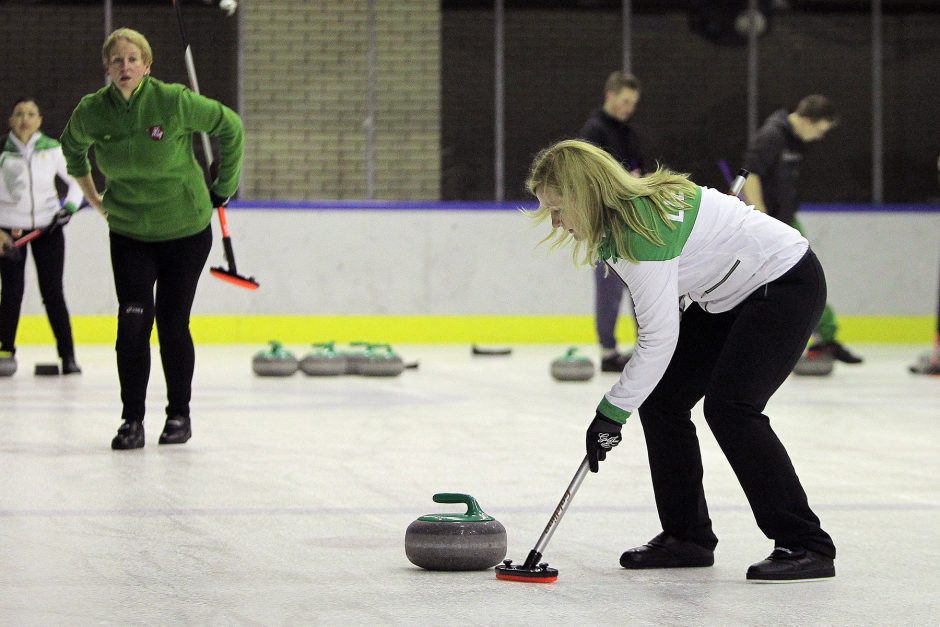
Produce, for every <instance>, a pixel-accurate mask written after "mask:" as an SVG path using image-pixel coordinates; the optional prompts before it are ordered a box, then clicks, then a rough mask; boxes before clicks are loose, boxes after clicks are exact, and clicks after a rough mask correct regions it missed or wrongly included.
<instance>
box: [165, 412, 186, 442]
mask: <svg viewBox="0 0 940 627" xmlns="http://www.w3.org/2000/svg"><path fill="white" fill-rule="evenodd" d="M191 437H193V430H192V427H191V426H190V422H189V416H172V417H167V419H166V426H164V427H163V433H161V434H160V444H183V443H184V442H186V441H187V440H189V438H191Z"/></svg>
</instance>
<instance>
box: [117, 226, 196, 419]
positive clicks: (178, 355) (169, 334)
mask: <svg viewBox="0 0 940 627" xmlns="http://www.w3.org/2000/svg"><path fill="white" fill-rule="evenodd" d="M211 247H212V229H211V227H209V226H207V227H206V228H205V230H203V231H202V232H200V233H197V234H196V235H192V236H190V237H183V238H180V239H174V240H168V241H165V242H142V241H139V240H135V239H131V238H129V237H124V236H122V235H118V234H116V233H111V267H112V270H113V272H114V287H115V290H116V291H117V298H118V330H117V342H116V344H115V350H116V351H117V366H118V378H119V379H120V382H121V402H122V403H123V404H124V410H123V412H122V414H121V418H122V420H132V421H141V420H143V419H144V406H145V402H146V398H147V381H148V380H149V379H150V333H151V331H152V329H153V322H154V319H156V322H157V335H158V337H159V340H160V360H161V362H162V363H163V376H164V378H165V379H166V390H167V392H166V394H167V406H166V414H167V416H168V417H172V416H189V401H190V398H191V397H192V382H193V370H194V368H195V361H196V355H195V349H194V348H193V338H192V335H190V333H189V314H190V311H191V310H192V307H193V299H194V298H195V296H196V285H197V284H198V283H199V276H200V275H201V274H202V269H203V268H204V267H205V265H206V259H207V258H208V257H209V249H210V248H211ZM154 286H156V298H154Z"/></svg>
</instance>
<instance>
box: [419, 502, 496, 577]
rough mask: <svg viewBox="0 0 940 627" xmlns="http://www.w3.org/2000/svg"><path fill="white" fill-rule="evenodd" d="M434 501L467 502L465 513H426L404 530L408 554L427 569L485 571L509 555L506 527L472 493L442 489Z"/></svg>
mask: <svg viewBox="0 0 940 627" xmlns="http://www.w3.org/2000/svg"><path fill="white" fill-rule="evenodd" d="M433 498H434V502H435V503H464V504H466V506H467V511H466V513H463V514H427V515H426V516H421V517H420V518H418V519H417V520H415V521H414V522H412V523H411V524H410V525H408V529H407V530H406V531H405V555H406V556H407V557H408V561H410V562H411V563H412V564H414V565H415V566H420V567H421V568H424V569H426V570H486V569H488V568H492V567H494V566H496V565H497V564H499V563H500V562H502V561H503V558H505V557H506V528H505V527H503V525H502V524H501V523H500V522H499V521H498V520H496V519H495V518H493V517H492V516H490V515H489V514H486V513H485V512H484V511H483V510H482V509H480V504H479V503H477V500H476V499H475V498H473V497H472V496H470V495H469V494H456V493H451V492H441V493H438V494H435V495H434V497H433Z"/></svg>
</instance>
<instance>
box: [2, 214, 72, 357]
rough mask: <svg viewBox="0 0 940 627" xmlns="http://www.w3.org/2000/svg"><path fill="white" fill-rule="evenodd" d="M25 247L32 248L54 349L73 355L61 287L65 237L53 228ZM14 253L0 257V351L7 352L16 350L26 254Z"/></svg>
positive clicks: (69, 327)
mask: <svg viewBox="0 0 940 627" xmlns="http://www.w3.org/2000/svg"><path fill="white" fill-rule="evenodd" d="M4 230H6V231H7V233H9V232H10V231H9V230H7V229H4ZM27 246H28V247H29V248H31V249H32V251H33V260H34V261H35V263H36V275H37V278H38V279H39V294H40V295H41V296H42V304H43V305H44V306H45V308H46V316H47V317H48V318H49V325H50V326H51V327H52V334H53V335H55V342H56V350H57V351H58V353H59V357H60V358H63V359H64V358H67V357H73V356H74V353H75V346H74V344H73V342H72V324H71V322H70V321H69V310H68V308H67V307H66V306H65V294H64V292H63V290H62V272H63V270H64V268H65V236H64V235H63V234H62V229H56V230H54V231H52V232H49V233H43V234H42V235H40V236H39V237H37V238H36V239H34V240H33V241H31V242H30V243H29V244H27ZM17 252H18V253H19V254H17V253H13V256H12V257H11V255H10V254H9V253H8V254H7V255H5V256H3V257H0V350H2V351H11V352H13V351H15V349H16V330H17V328H18V327H19V324H20V307H21V306H22V304H23V291H24V288H25V285H24V283H25V282H24V279H23V277H24V274H25V272H26V257H27V255H26V249H25V248H23V249H20V250H19V251H17Z"/></svg>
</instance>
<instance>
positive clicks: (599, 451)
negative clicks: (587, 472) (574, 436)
mask: <svg viewBox="0 0 940 627" xmlns="http://www.w3.org/2000/svg"><path fill="white" fill-rule="evenodd" d="M622 428H623V425H622V424H620V423H619V422H614V421H613V420H611V419H610V418H607V417H605V416H602V415H601V414H600V412H598V413H597V414H596V415H595V416H594V420H593V422H591V424H590V426H589V427H588V429H587V434H586V437H585V443H586V448H587V457H588V464H589V465H590V467H591V472H597V470H598V462H602V461H604V460H605V459H607V451H609V450H611V449H612V448H614V447H615V446H617V445H618V444H620V430H621V429H622Z"/></svg>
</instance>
